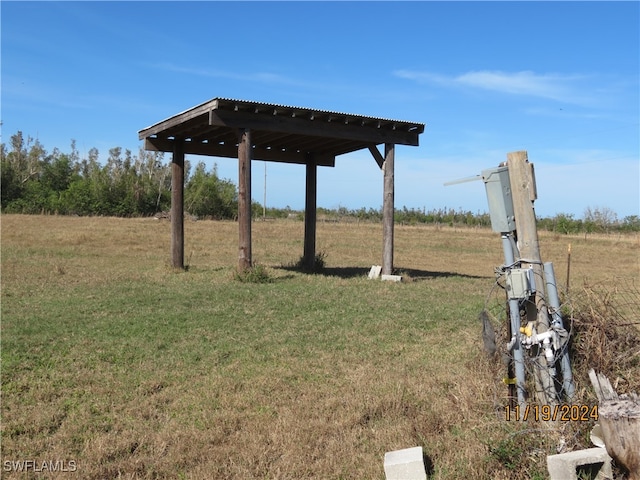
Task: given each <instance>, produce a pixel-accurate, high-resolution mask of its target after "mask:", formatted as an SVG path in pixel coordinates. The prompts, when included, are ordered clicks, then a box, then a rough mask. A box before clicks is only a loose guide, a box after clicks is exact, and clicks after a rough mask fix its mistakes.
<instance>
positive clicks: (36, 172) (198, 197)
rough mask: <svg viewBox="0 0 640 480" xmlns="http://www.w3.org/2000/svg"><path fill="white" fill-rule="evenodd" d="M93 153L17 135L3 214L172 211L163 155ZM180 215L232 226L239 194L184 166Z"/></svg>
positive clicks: (339, 215) (568, 226) (573, 224)
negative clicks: (102, 159) (47, 147)
mask: <svg viewBox="0 0 640 480" xmlns="http://www.w3.org/2000/svg"><path fill="white" fill-rule="evenodd" d="M98 157H99V152H98V150H97V149H96V148H92V149H90V150H89V151H88V153H87V154H86V155H85V156H84V158H81V156H80V153H79V152H78V149H77V147H76V142H75V141H74V140H72V141H71V147H70V152H68V153H63V152H61V151H60V150H58V149H57V148H55V149H54V150H53V151H51V152H47V151H46V150H45V148H44V147H43V145H42V144H41V143H40V142H39V141H38V140H37V139H33V138H31V137H29V136H27V137H25V136H24V135H23V133H22V132H20V131H19V132H17V133H16V134H15V135H12V136H11V138H10V142H9V145H5V144H4V143H2V144H0V177H1V186H0V187H1V190H0V206H1V208H2V212H4V213H24V214H40V213H47V214H60V215H105V216H123V217H132V216H151V215H155V214H157V213H158V212H163V211H167V210H169V209H170V206H171V165H170V162H166V161H165V159H164V153H162V152H149V151H145V150H143V149H142V148H140V150H139V151H138V152H137V154H134V153H132V152H131V151H130V150H128V149H125V150H123V149H122V148H121V147H114V148H111V149H110V150H109V154H108V156H107V159H106V162H103V163H101V162H99V161H98ZM184 207H185V211H186V212H187V213H188V214H190V215H193V216H196V217H199V218H212V219H234V218H235V217H236V215H237V211H238V191H237V188H236V185H235V184H234V183H233V182H231V181H230V180H225V179H221V178H219V176H218V172H217V165H214V166H213V168H211V169H209V170H207V168H206V165H205V164H204V162H198V163H197V164H196V165H195V167H193V168H192V165H191V163H190V162H189V161H188V160H187V161H185V188H184ZM252 214H253V216H254V217H256V218H259V217H268V218H292V217H293V218H300V219H302V218H303V215H304V212H299V211H294V210H292V209H291V208H290V207H285V208H264V207H263V206H262V205H260V204H259V203H258V202H252ZM317 214H318V216H319V217H320V218H326V219H331V220H334V221H369V222H380V221H382V209H381V208H380V209H374V208H368V209H366V208H360V209H347V208H345V207H338V208H335V209H326V208H322V207H319V208H318V211H317ZM395 221H396V222H397V223H401V224H409V225H411V224H438V225H450V226H474V227H490V226H491V219H490V217H489V214H488V213H485V212H470V211H464V210H462V209H459V210H455V209H451V208H440V209H431V210H427V209H426V208H422V209H416V208H407V207H402V208H401V209H396V210H395ZM538 228H541V229H545V230H548V231H552V232H557V233H561V234H575V233H595V232H612V231H621V232H624V231H633V232H638V231H640V218H639V217H638V216H637V215H633V216H628V217H625V218H624V219H622V220H619V219H618V217H617V215H616V214H615V212H613V211H612V210H611V209H608V208H606V207H598V208H591V207H589V208H587V209H586V210H585V215H584V218H582V219H577V218H575V216H574V215H572V214H567V213H559V214H557V215H555V216H554V217H550V218H539V219H538Z"/></svg>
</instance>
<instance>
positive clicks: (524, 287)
mask: <svg viewBox="0 0 640 480" xmlns="http://www.w3.org/2000/svg"><path fill="white" fill-rule="evenodd" d="M535 290H536V287H535V282H534V280H533V270H532V269H530V268H512V269H511V270H507V295H508V296H509V298H510V299H514V300H515V299H518V300H521V299H525V298H529V297H530V296H531V295H532V294H533V293H534V292H535Z"/></svg>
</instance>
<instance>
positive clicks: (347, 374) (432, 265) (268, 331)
mask: <svg viewBox="0 0 640 480" xmlns="http://www.w3.org/2000/svg"><path fill="white" fill-rule="evenodd" d="M237 235H238V233H237V225H236V224H235V223H232V222H212V221H200V222H190V221H188V222H187V223H186V224H185V238H186V246H185V251H186V255H185V256H186V263H187V264H188V265H189V268H188V271H186V272H176V271H174V270H172V269H171V268H170V267H169V266H168V258H169V240H170V225H169V223H168V222H166V221H157V220H154V219H116V218H78V217H75V218H74V217H55V216H13V215H3V216H2V326H1V332H2V338H1V341H2V352H1V355H2V407H1V413H2V430H1V432H2V470H3V471H2V474H3V475H2V476H3V478H42V476H39V474H37V473H36V472H34V469H33V468H31V470H30V471H29V472H27V473H26V474H25V473H20V472H17V471H15V470H16V468H13V469H12V467H11V465H13V464H11V463H10V462H19V461H25V460H33V461H34V462H35V464H36V465H38V466H40V465H41V463H42V462H49V461H52V462H55V461H60V462H66V463H59V464H58V465H59V466H66V467H67V469H69V468H68V467H69V466H71V467H72V468H71V469H72V470H74V472H69V473H57V474H55V475H54V474H51V475H48V477H47V478H49V477H55V478H58V477H59V478H68V477H74V478H91V479H100V478H104V479H114V478H131V479H133V478H154V479H155V478H167V479H168V478H189V479H211V478H219V479H253V478H255V479H258V478H259V479H302V478H318V479H383V478H384V471H383V457H384V453H385V452H386V451H390V450H396V449H400V448H406V447H411V446H416V445H421V446H423V447H424V451H425V456H426V459H425V460H426V463H427V466H428V469H429V478H431V479H460V478H475V479H512V478H520V477H518V475H520V473H519V472H520V471H521V469H519V464H522V463H525V462H526V464H527V466H528V467H527V468H528V469H529V474H530V476H529V477H523V478H545V473H544V472H545V463H544V454H545V453H553V452H544V451H542V449H541V448H540V445H543V446H545V445H546V446H548V445H547V444H545V443H544V442H542V443H541V442H530V443H531V444H532V445H533V446H534V447H535V448H534V447H531V449H529V450H526V449H523V447H522V442H520V441H519V440H518V439H521V438H523V436H531V435H532V434H535V433H536V432H541V431H542V430H540V427H539V426H536V425H529V424H527V425H521V424H519V423H517V422H507V421H505V419H504V406H505V405H506V393H507V392H506V387H505V386H504V384H502V383H501V381H500V380H501V378H502V376H503V375H504V372H502V371H500V369H499V368H496V366H495V365H492V364H490V362H489V361H488V360H487V359H486V357H485V354H484V353H483V351H482V341H481V337H480V325H479V322H478V319H477V317H478V313H479V312H480V311H481V310H482V309H483V307H484V305H485V302H486V300H487V295H488V294H489V291H490V289H491V287H492V285H493V283H494V274H493V270H494V267H495V266H498V265H500V264H501V263H502V251H501V243H500V238H499V236H497V235H496V234H494V233H493V232H491V231H488V230H466V229H463V230H460V229H457V230H456V229H453V228H450V227H442V228H436V227H417V226H416V227H409V226H398V227H397V228H396V239H395V243H396V251H395V262H394V263H395V266H396V268H397V269H398V271H399V273H401V274H403V275H404V277H405V280H406V281H405V282H403V283H401V284H396V283H391V282H379V281H370V280H367V278H366V273H367V272H368V270H369V268H370V267H371V265H373V264H380V262H381V246H382V233H381V225H372V224H334V223H331V224H330V223H321V224H319V225H318V232H317V249H318V251H320V252H323V253H324V254H325V255H326V257H325V262H326V268H325V270H324V273H323V274H317V275H308V274H303V273H300V272H298V271H296V270H295V269H292V268H290V265H293V264H295V263H296V262H297V261H298V260H299V258H300V256H301V254H302V245H303V224H302V223H301V222H295V221H278V222H257V223H254V226H253V255H254V261H255V262H257V263H259V264H261V265H263V266H265V267H266V270H267V272H268V274H269V276H270V278H271V279H272V281H271V282H269V283H260V284H257V283H256V284H254V283H241V282H239V281H237V280H236V279H234V268H235V266H236V264H237ZM540 242H541V248H542V258H543V260H544V261H552V262H554V264H555V267H556V273H557V276H558V277H559V280H560V281H561V282H562V283H564V282H565V279H566V267H567V265H566V258H567V244H568V243H569V242H570V243H572V260H571V287H572V289H576V290H577V289H578V288H579V286H580V285H581V284H583V283H584V282H589V283H599V282H607V281H612V279H615V280H614V281H615V282H619V283H621V284H624V283H628V282H633V281H637V279H638V277H639V272H640V263H639V262H640V239H639V238H638V236H632V237H611V238H607V237H603V238H593V237H589V238H586V239H585V238H583V237H577V238H568V237H565V236H553V235H549V234H543V235H542V236H541V239H540ZM578 388H579V389H582V390H584V389H587V388H588V386H587V385H578ZM573 441H574V442H575V441H577V440H576V439H574V440H573ZM525 443H526V442H525ZM548 447H549V448H551V447H550V446H548ZM520 466H521V465H520ZM514 472H515V473H514Z"/></svg>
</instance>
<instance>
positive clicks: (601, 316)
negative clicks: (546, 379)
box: [569, 282, 640, 399]
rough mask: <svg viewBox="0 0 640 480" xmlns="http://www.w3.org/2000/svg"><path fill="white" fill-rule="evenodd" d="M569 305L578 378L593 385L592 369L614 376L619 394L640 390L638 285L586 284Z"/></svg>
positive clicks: (574, 361) (571, 344)
mask: <svg viewBox="0 0 640 480" xmlns="http://www.w3.org/2000/svg"><path fill="white" fill-rule="evenodd" d="M570 307H571V310H572V311H570V312H569V313H570V314H569V318H570V328H571V337H570V339H571V340H570V344H569V348H570V356H571V365H572V368H573V371H574V377H576V381H577V382H582V383H584V384H586V385H590V380H589V373H588V372H589V369H591V368H593V369H594V370H595V371H596V372H598V373H602V374H604V375H605V376H606V377H607V378H609V379H611V381H612V382H613V385H614V388H615V389H616V391H617V392H618V393H619V394H623V393H630V392H640V374H639V373H638V372H640V317H638V312H639V311H640V290H639V289H638V287H637V286H636V285H633V284H627V285H624V284H623V285H619V284H617V283H616V282H611V283H608V284H606V285H605V284H602V285H585V286H584V287H583V288H582V289H581V291H580V292H579V294H578V295H576V296H575V298H573V299H572V300H571V304H570ZM594 399H595V397H594Z"/></svg>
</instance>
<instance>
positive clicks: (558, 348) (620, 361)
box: [480, 269, 640, 405]
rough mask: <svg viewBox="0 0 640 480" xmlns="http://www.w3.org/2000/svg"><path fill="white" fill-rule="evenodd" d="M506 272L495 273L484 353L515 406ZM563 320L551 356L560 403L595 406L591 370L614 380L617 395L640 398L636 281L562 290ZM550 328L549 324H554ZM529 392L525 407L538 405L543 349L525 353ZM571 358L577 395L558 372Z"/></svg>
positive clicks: (484, 330) (484, 316)
mask: <svg viewBox="0 0 640 480" xmlns="http://www.w3.org/2000/svg"><path fill="white" fill-rule="evenodd" d="M505 283H506V282H505V275H504V272H503V271H502V270H500V269H497V270H496V281H495V283H494V284H493V286H492V288H491V289H490V291H489V294H488V295H487V298H486V302H485V308H484V311H483V312H482V314H481V315H480V319H481V323H482V338H483V344H484V348H485V351H486V352H487V354H488V355H489V356H490V357H491V358H492V359H493V360H494V361H496V362H499V363H501V364H502V365H501V371H502V372H504V376H503V378H502V381H503V382H504V383H505V384H506V385H507V386H508V388H506V389H505V390H504V391H505V400H506V401H508V402H509V403H510V404H512V405H513V404H515V401H516V399H515V383H516V382H515V378H514V377H515V375H514V371H513V369H514V361H515V359H514V355H513V350H512V349H510V348H509V345H510V342H512V339H513V336H514V333H515V334H517V335H520V332H511V326H510V321H509V310H508V309H509V304H508V302H507V298H508V297H507V291H506V284H505ZM558 290H559V291H560V292H561V295H560V297H561V306H560V314H561V316H562V321H563V324H564V328H565V329H566V336H565V338H561V339H560V341H558V342H557V343H556V345H555V348H554V350H553V353H554V359H553V362H552V365H551V366H552V367H555V368H554V370H553V379H554V387H555V392H554V394H555V396H556V398H557V401H558V402H560V403H576V402H581V403H584V402H595V401H596V398H595V395H594V394H593V393H592V392H591V389H590V382H589V377H588V371H589V369H591V368H593V369H595V370H596V371H597V372H600V373H603V374H605V375H606V376H608V377H609V378H612V379H614V380H613V382H614V388H616V390H617V391H618V392H619V393H627V392H630V391H636V392H640V289H639V287H638V285H637V283H635V282H634V281H632V280H619V279H613V280H612V281H610V282H607V283H602V284H594V285H587V284H585V285H583V286H582V287H580V288H575V289H574V290H573V291H572V292H571V293H567V292H566V289H564V288H563V287H562V286H561V285H558ZM531 301H532V300H524V301H523V302H521V303H520V312H519V314H520V317H521V319H522V322H521V324H522V325H523V326H524V325H526V323H527V321H526V318H525V315H526V314H525V311H526V308H527V305H526V304H527V302H531ZM550 323H551V322H550ZM523 350H524V352H523V353H524V367H525V379H526V381H525V391H526V397H527V401H529V402H535V401H536V395H535V393H536V391H537V390H539V389H540V388H541V386H540V384H539V382H538V381H537V379H539V378H540V377H541V372H542V371H543V370H547V371H548V369H549V365H548V362H547V361H546V358H545V356H544V352H543V351H542V348H540V346H539V345H533V346H530V347H528V348H524V349H523ZM565 353H568V358H569V360H570V364H571V372H572V374H573V379H574V382H575V391H574V392H567V391H566V388H565V387H566V385H565V384H564V382H563V378H562V369H561V368H559V366H560V365H559V363H560V359H561V357H562V356H563V355H564V354H565Z"/></svg>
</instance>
